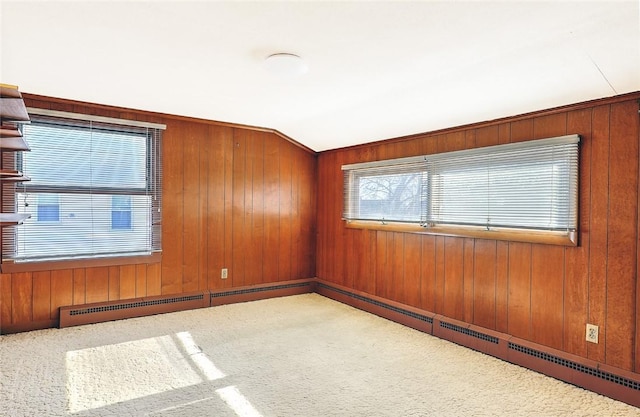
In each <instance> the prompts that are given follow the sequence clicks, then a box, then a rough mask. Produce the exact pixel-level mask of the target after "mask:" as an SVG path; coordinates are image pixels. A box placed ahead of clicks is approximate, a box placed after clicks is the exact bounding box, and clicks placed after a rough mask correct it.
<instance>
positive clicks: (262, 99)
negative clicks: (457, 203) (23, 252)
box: [0, 0, 640, 151]
mask: <svg viewBox="0 0 640 417" xmlns="http://www.w3.org/2000/svg"><path fill="white" fill-rule="evenodd" d="M639 3H640V2H638V1H637V0H635V1H567V2H558V1H549V2H540V1H522V2H520V1H496V2H485V1H469V2H459V1H414V2H408V1H381V2H369V1H299V2H275V1H256V2H246V1H242V2H240V1H60V2H58V1H6V0H2V1H1V2H0V12H1V24H2V27H1V39H2V40H1V48H2V49H1V67H0V68H1V71H2V72H1V79H0V81H1V82H4V83H8V84H15V85H18V86H19V87H20V89H21V91H23V92H29V93H34V94H42V95H48V96H54V97H61V98H69V99H74V100H81V101H89V102H95V103H102V104H108V105H115V106H124V107H130V108H136V109H142V110H149V111H156V112H163V113H170V114H177V115H185V116H193V117H200V118H206V119H212V120H218V121H224V122H230V123H239V124H246V125H253V126H261V127H269V128H273V129H276V130H278V131H280V132H282V133H283V134H285V135H287V136H289V137H291V138H293V139H295V140H297V141H298V142H300V143H302V144H304V145H306V146H308V147H309V148H311V149H313V150H316V151H322V150H327V149H333V148H339V147H344V146H349V145H354V144H358V143H363V142H371V141H375V140H380V139H387V138H392V137H398V136H403V135H409V134H414V133H420V132H426V131H431V130H436V129H441V128H446V127H452V126H457V125H461V124H466V123H473V122H480V121H484V120H491V119H496V118H500V117H506V116H512V115H516V114H521V113H525V112H529V111H535V110H541V109H545V108H550V107H554V106H560V105H565V104H571V103H575V102H579V101H584V100H591V99H596V98H601V97H608V96H613V95H617V94H622V93H627V92H631V91H638V90H640V9H639ZM278 52H287V53H292V54H296V55H298V56H300V57H301V58H302V59H303V60H304V62H305V63H306V65H307V66H308V68H309V70H308V72H306V73H305V74H302V75H297V76H279V75H275V74H273V73H271V72H269V71H267V69H266V68H265V58H266V57H267V56H269V55H271V54H274V53H278Z"/></svg>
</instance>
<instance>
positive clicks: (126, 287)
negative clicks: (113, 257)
mask: <svg viewBox="0 0 640 417" xmlns="http://www.w3.org/2000/svg"><path fill="white" fill-rule="evenodd" d="M135 297H136V266H135V265H122V266H121V267H120V299H121V300H126V299H127V298H135Z"/></svg>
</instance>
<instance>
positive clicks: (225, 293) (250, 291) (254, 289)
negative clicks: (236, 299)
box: [211, 281, 311, 298]
mask: <svg viewBox="0 0 640 417" xmlns="http://www.w3.org/2000/svg"><path fill="white" fill-rule="evenodd" d="M310 285H311V281H306V282H296V283H292V284H281V285H271V286H265V287H251V288H243V289H239V290H229V291H222V292H212V293H211V298H218V297H229V296H233V295H244V294H253V293H257V292H263V291H273V290H286V289H290V288H300V287H308V286H310Z"/></svg>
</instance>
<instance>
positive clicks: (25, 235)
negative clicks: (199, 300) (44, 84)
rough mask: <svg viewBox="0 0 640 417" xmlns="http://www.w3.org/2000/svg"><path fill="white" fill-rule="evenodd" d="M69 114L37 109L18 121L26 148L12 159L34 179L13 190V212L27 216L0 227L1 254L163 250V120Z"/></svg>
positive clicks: (38, 256)
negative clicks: (23, 121)
mask: <svg viewBox="0 0 640 417" xmlns="http://www.w3.org/2000/svg"><path fill="white" fill-rule="evenodd" d="M65 115H66V114H65ZM69 116H70V117H60V116H51V115H46V116H42V115H37V114H36V115H32V117H31V119H32V121H31V124H27V125H25V126H24V127H23V134H24V136H25V138H26V140H27V142H28V143H29V145H30V147H31V152H24V153H22V154H21V155H20V156H19V157H18V158H17V160H16V165H17V168H18V169H20V170H21V171H23V172H28V173H29V174H28V175H29V176H30V177H31V181H29V182H24V183H20V184H17V185H15V188H14V189H13V190H12V191H13V193H14V196H15V204H16V211H17V212H19V213H27V214H31V217H30V218H29V219H28V220H26V221H25V222H24V224H22V225H21V226H18V227H13V228H8V229H7V230H6V231H4V235H3V240H4V243H3V255H4V258H5V259H13V260H14V261H16V262H20V261H23V262H24V261H42V260H58V259H74V258H91V257H105V256H128V255H141V254H150V253H152V252H155V251H159V250H161V196H162V162H161V156H162V154H161V132H162V130H161V129H162V128H163V127H164V126H162V125H154V124H147V123H141V122H136V121H132V122H128V121H122V120H107V119H104V118H93V119H91V118H90V119H89V120H82V115H77V114H70V115H69ZM127 123H130V124H127Z"/></svg>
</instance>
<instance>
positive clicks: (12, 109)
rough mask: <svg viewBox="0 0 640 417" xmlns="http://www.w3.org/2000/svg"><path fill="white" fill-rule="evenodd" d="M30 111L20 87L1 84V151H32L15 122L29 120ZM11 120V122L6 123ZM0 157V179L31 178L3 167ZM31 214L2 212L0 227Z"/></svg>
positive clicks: (13, 180) (15, 223)
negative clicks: (19, 89)
mask: <svg viewBox="0 0 640 417" xmlns="http://www.w3.org/2000/svg"><path fill="white" fill-rule="evenodd" d="M28 121H29V113H28V112H27V107H26V106H25V105H24V101H23V100H22V94H20V91H18V87H16V86H13V85H7V84H0V152H8V151H11V152H20V151H30V150H31V148H29V145H28V144H27V141H26V140H25V139H24V138H23V137H22V133H21V132H20V130H19V129H18V127H17V126H16V125H15V123H14V122H28ZM5 122H9V123H5ZM2 159H3V158H0V181H2V182H22V181H30V180H31V179H30V178H29V177H27V176H26V175H24V174H23V173H22V172H20V171H16V170H11V169H2V162H3V161H2ZM29 217H31V215H30V214H23V213H0V227H6V226H16V225H19V224H22V223H23V222H24V221H25V220H26V219H28V218H29Z"/></svg>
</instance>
